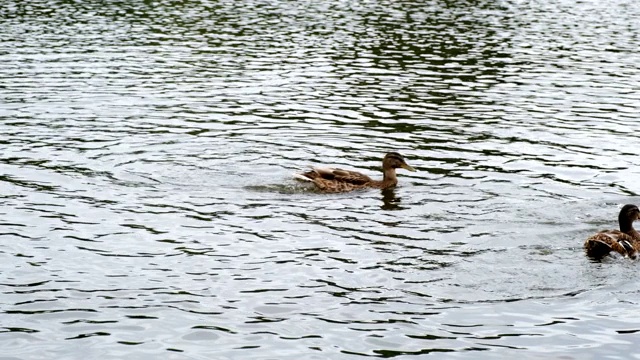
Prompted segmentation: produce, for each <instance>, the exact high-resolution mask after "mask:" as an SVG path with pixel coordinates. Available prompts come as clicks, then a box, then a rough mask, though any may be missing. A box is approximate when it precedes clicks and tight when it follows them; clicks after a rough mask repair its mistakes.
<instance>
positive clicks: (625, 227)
mask: <svg viewBox="0 0 640 360" xmlns="http://www.w3.org/2000/svg"><path fill="white" fill-rule="evenodd" d="M618 223H619V224H620V231H622V232H623V233H625V234H631V233H635V232H636V230H635V229H634V228H633V220H630V219H628V218H627V217H625V216H622V215H620V217H618Z"/></svg>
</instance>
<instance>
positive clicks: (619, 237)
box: [584, 204, 640, 259]
mask: <svg viewBox="0 0 640 360" xmlns="http://www.w3.org/2000/svg"><path fill="white" fill-rule="evenodd" d="M638 219H640V210H638V207H637V206H635V205H631V204H629V205H625V206H623V207H622V209H621V210H620V213H619V214H618V224H619V226H620V230H605V231H601V232H599V233H597V234H595V235H593V236H591V237H590V238H588V239H587V240H586V241H585V242H584V249H585V251H586V252H587V255H588V256H590V257H592V258H596V259H601V258H603V257H604V256H606V255H609V253H611V252H612V251H614V252H617V253H619V254H621V255H623V256H626V257H629V258H631V259H635V258H637V257H638V253H639V252H640V233H638V231H636V229H634V228H633V222H634V221H636V220H638Z"/></svg>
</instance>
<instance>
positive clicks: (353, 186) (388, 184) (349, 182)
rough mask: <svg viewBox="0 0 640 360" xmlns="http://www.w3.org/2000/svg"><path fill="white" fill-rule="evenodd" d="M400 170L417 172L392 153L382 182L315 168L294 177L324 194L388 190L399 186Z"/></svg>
mask: <svg viewBox="0 0 640 360" xmlns="http://www.w3.org/2000/svg"><path fill="white" fill-rule="evenodd" d="M400 168H402V169H406V170H409V171H416V170H415V169H414V168H413V167H411V166H409V164H407V162H406V161H405V160H404V157H403V156H402V155H400V154H398V153H397V152H390V153H388V154H386V155H385V156H384V159H383V160H382V172H383V176H382V180H374V179H372V178H370V177H369V176H367V175H364V174H361V173H359V172H356V171H351V170H343V169H337V168H322V167H314V168H312V170H311V171H307V172H305V173H302V174H295V175H294V177H295V178H296V179H298V180H303V181H310V182H313V183H314V184H315V185H316V187H317V188H318V189H320V190H321V191H323V192H333V193H337V192H347V191H352V190H357V189H362V188H375V189H388V188H392V187H394V186H396V185H397V184H398V177H397V176H396V169H400Z"/></svg>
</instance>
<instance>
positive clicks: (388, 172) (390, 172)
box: [382, 168, 398, 187]
mask: <svg viewBox="0 0 640 360" xmlns="http://www.w3.org/2000/svg"><path fill="white" fill-rule="evenodd" d="M382 171H383V172H384V176H383V177H382V183H383V184H384V185H385V187H388V186H394V185H396V184H397V183H398V177H397V176H396V169H394V168H388V169H382Z"/></svg>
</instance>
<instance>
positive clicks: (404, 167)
mask: <svg viewBox="0 0 640 360" xmlns="http://www.w3.org/2000/svg"><path fill="white" fill-rule="evenodd" d="M402 168H403V169H407V170H409V171H416V169H414V168H413V167H412V166H410V165H409V164H402Z"/></svg>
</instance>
